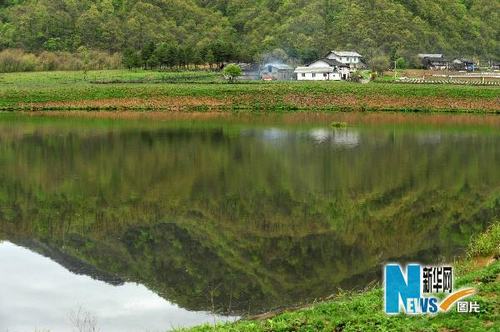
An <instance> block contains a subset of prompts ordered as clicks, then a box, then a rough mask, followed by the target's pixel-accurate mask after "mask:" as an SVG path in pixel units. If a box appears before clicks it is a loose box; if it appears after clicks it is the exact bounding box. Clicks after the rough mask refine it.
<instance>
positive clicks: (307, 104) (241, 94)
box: [0, 70, 500, 113]
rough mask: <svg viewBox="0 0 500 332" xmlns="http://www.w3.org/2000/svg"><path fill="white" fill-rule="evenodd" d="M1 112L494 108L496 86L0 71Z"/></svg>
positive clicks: (498, 94)
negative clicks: (238, 80) (232, 80)
mask: <svg viewBox="0 0 500 332" xmlns="http://www.w3.org/2000/svg"><path fill="white" fill-rule="evenodd" d="M0 109H1V110H4V111H49V110H51V111H54V110H84V111H105V110H107V111H124V110H129V111H130V110H132V111H151V110H156V111H199V112H207V111H232V112H235V111H237V112H241V111H253V112H266V111H280V112H288V111H299V110H306V111H386V110H391V111H395V110H396V111H410V112H429V111H431V112H434V111H441V112H443V111H445V112H481V113H498V112H500V88H498V87H479V86H452V85H439V86H436V85H425V84H423V85H418V86H415V85H405V84H395V83H369V84H358V83H349V82H260V81H255V82H245V83H237V84H228V83H226V82H225V81H224V80H223V79H222V78H221V77H220V76H219V75H218V74H216V73H213V72H201V71H197V72H174V73H166V72H155V71H126V70H113V71H92V72H88V73H87V74H84V73H83V72H39V73H21V74H20V73H16V74H2V75H0Z"/></svg>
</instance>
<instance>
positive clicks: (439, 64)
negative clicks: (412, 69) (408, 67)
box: [418, 53, 450, 70]
mask: <svg viewBox="0 0 500 332" xmlns="http://www.w3.org/2000/svg"><path fill="white" fill-rule="evenodd" d="M418 57H419V58H420V60H421V61H422V66H423V67H424V68H425V69H430V70H446V69H448V68H449V66H450V64H449V62H448V60H446V59H445V58H444V55H443V54H430V53H421V54H419V55H418Z"/></svg>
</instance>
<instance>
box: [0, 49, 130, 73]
mask: <svg viewBox="0 0 500 332" xmlns="http://www.w3.org/2000/svg"><path fill="white" fill-rule="evenodd" d="M119 68H122V56H121V54H119V53H114V54H109V53H106V52H102V51H88V52H79V53H69V52H48V51H44V52H42V53H40V54H38V55H35V54H31V53H26V52H24V51H23V50H20V49H6V50H3V51H1V52H0V72H2V73H11V72H26V71H52V70H102V69H119Z"/></svg>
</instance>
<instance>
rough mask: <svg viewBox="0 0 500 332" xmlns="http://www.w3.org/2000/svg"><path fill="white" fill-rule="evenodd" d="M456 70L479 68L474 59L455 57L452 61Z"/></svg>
mask: <svg viewBox="0 0 500 332" xmlns="http://www.w3.org/2000/svg"><path fill="white" fill-rule="evenodd" d="M452 66H453V69H454V70H458V71H461V70H466V71H474V70H476V69H477V67H476V64H475V63H474V61H472V60H468V59H455V60H453V63H452Z"/></svg>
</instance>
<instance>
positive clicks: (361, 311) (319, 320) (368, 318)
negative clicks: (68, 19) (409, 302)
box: [183, 222, 500, 332]
mask: <svg viewBox="0 0 500 332" xmlns="http://www.w3.org/2000/svg"><path fill="white" fill-rule="evenodd" d="M499 234H500V222H496V223H495V224H493V225H492V226H491V227H490V228H489V229H488V230H487V231H486V232H485V233H484V234H482V235H480V236H478V237H477V238H475V239H474V240H473V241H472V242H471V244H470V246H469V249H468V257H467V258H466V259H463V260H460V261H458V262H457V263H456V264H455V268H456V270H458V271H460V272H459V274H460V276H459V277H458V278H457V279H456V281H455V288H461V287H474V288H476V290H477V291H478V293H477V294H476V295H474V296H473V297H471V298H469V299H467V300H468V301H477V302H478V303H479V304H480V306H481V312H480V313H479V314H459V313H457V312H456V310H454V308H452V309H451V310H450V311H449V312H448V313H444V314H442V313H440V314H437V315H427V316H409V315H398V316H388V315H386V314H384V312H383V290H382V289H381V288H380V287H375V288H371V289H368V290H366V291H364V292H360V293H349V292H347V293H341V294H339V295H338V296H337V297H336V298H335V299H333V300H331V301H329V302H324V303H320V304H316V305H313V306H311V307H309V308H305V309H301V310H298V311H290V312H285V313H282V314H280V315H277V316H275V317H272V318H269V319H264V320H242V321H239V322H236V323H233V324H231V323H228V324H221V325H216V326H210V325H205V326H199V327H195V328H192V329H186V330H183V331H191V332H205V331H248V332H250V331H252V332H254V331H305V332H306V331H307V332H309V331H343V332H348V331H422V332H424V331H425V332H427V331H442V332H445V331H464V332H465V331H467V332H468V331H498V328H499V323H498V322H500V317H499V309H500V305H499V300H498V294H500V281H499V275H500V262H499V261H498V260H496V261H494V262H492V263H491V264H489V265H486V266H482V267H478V266H477V265H476V264H475V262H476V259H477V258H478V256H493V255H498V250H499V243H500V241H499Z"/></svg>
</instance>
